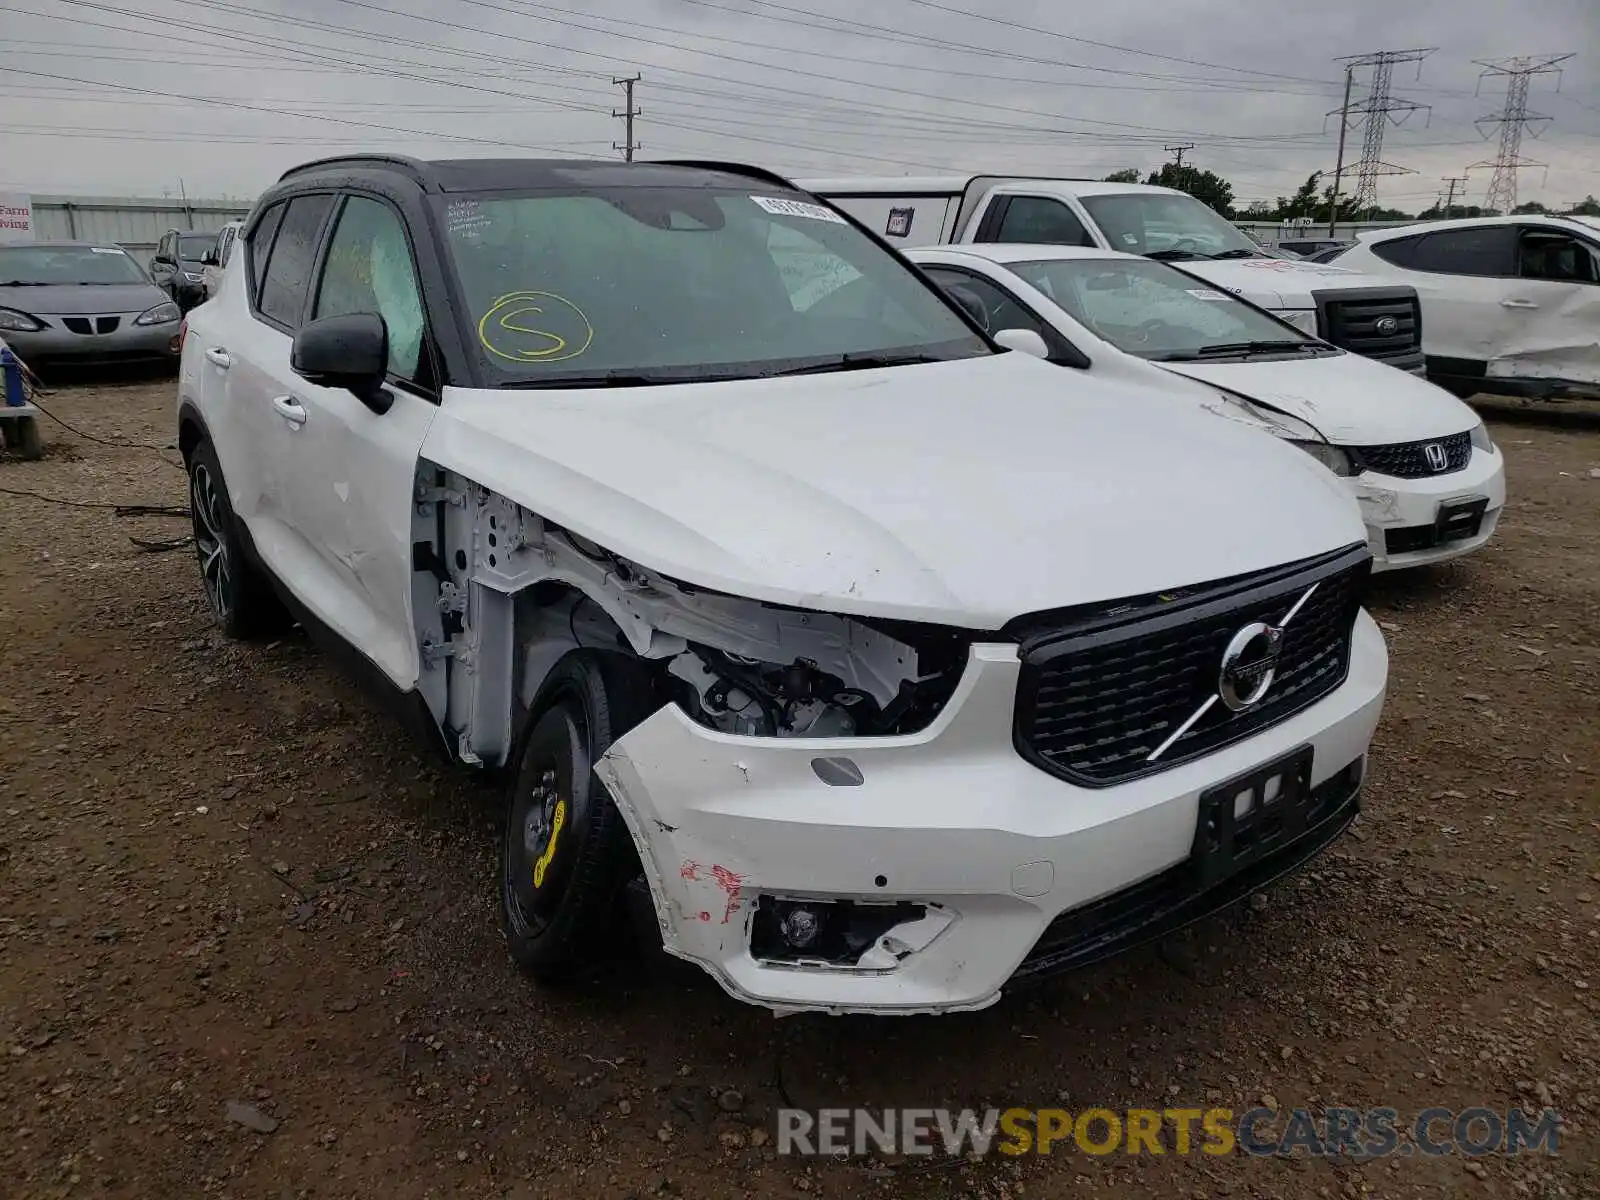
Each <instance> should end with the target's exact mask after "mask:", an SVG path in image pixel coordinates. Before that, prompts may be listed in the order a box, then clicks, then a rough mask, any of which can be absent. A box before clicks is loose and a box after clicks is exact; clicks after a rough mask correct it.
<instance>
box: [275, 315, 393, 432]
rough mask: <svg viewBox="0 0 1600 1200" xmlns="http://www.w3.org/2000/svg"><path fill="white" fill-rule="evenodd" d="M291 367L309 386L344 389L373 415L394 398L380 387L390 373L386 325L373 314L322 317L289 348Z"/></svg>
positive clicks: (388, 405)
mask: <svg viewBox="0 0 1600 1200" xmlns="http://www.w3.org/2000/svg"><path fill="white" fill-rule="evenodd" d="M289 366H290V369H292V370H293V371H294V373H295V374H296V375H298V376H300V378H302V379H304V380H305V381H306V382H307V383H314V384H316V385H317V386H319V387H332V388H346V389H348V390H349V391H350V392H352V393H354V395H355V397H356V399H357V400H360V401H361V403H363V404H365V405H366V406H367V407H368V408H370V409H371V410H372V411H373V412H375V413H379V414H382V413H386V412H388V411H389V408H390V406H391V405H392V404H393V403H394V397H393V396H391V395H390V394H389V392H388V391H387V390H385V388H384V386H383V380H384V376H385V375H387V374H388V370H389V327H388V326H387V325H385V324H384V321H383V318H382V317H380V316H379V315H378V314H377V313H350V314H348V315H345V316H339V317H323V318H321V319H320V320H316V321H311V322H309V323H308V324H306V325H303V326H301V327H300V332H299V333H297V334H295V335H294V344H293V345H292V346H290V348H289Z"/></svg>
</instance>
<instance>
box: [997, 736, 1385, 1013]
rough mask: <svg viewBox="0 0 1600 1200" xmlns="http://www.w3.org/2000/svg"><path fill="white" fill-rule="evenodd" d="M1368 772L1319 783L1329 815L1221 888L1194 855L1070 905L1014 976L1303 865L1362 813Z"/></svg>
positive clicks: (1231, 898) (1319, 800)
mask: <svg viewBox="0 0 1600 1200" xmlns="http://www.w3.org/2000/svg"><path fill="white" fill-rule="evenodd" d="M1363 771H1364V760H1362V759H1357V760H1356V761H1355V762H1353V763H1351V764H1350V765H1349V766H1347V767H1345V768H1344V769H1343V770H1342V771H1340V772H1338V773H1337V774H1335V775H1333V776H1332V777H1331V778H1329V779H1326V780H1324V781H1323V782H1322V783H1320V784H1318V785H1317V787H1316V788H1315V789H1313V791H1312V796H1313V798H1314V800H1315V804H1314V809H1313V811H1315V812H1317V813H1320V814H1321V816H1320V818H1319V819H1318V820H1316V822H1315V823H1314V824H1312V825H1311V826H1310V827H1309V828H1307V830H1306V831H1305V833H1303V834H1302V835H1301V836H1300V837H1298V838H1296V839H1295V840H1294V841H1293V842H1290V843H1289V844H1288V845H1286V846H1284V847H1282V848H1281V849H1279V850H1277V851H1276V852H1275V853H1273V854H1271V855H1268V856H1267V857H1265V858H1261V859H1259V860H1257V861H1256V862H1254V863H1252V864H1251V865H1250V866H1248V867H1246V868H1245V869H1244V870H1241V871H1239V872H1238V873H1237V874H1234V875H1231V876H1229V877H1228V878H1227V879H1224V880H1222V881H1221V882H1220V883H1218V884H1216V885H1215V886H1213V887H1210V888H1204V887H1203V886H1202V885H1201V883H1200V879H1201V875H1200V872H1199V871H1198V870H1197V868H1196V865H1195V862H1194V861H1186V862H1182V863H1179V864H1178V865H1177V866H1175V867H1170V868H1168V869H1167V870H1165V871H1163V872H1161V874H1159V875H1154V876H1152V877H1151V878H1149V879H1146V880H1144V881H1143V882H1141V883H1136V884H1134V885H1133V886H1132V887H1129V888H1124V889H1123V890H1122V891H1120V892H1113V893H1112V894H1111V895H1109V896H1102V897H1101V898H1100V899H1098V900H1094V901H1091V902H1090V903H1088V904H1085V905H1082V906H1081V907H1079V908H1073V909H1068V910H1067V911H1066V912H1064V913H1062V914H1061V915H1060V916H1058V917H1057V918H1056V919H1055V920H1054V921H1052V922H1050V924H1049V925H1048V926H1047V927H1046V928H1045V931H1044V933H1043V935H1041V936H1040V938H1039V941H1038V943H1037V944H1036V945H1035V946H1034V948H1033V949H1032V950H1031V951H1029V952H1028V956H1027V957H1026V958H1024V959H1023V960H1022V965H1021V966H1019V967H1018V968H1017V969H1016V971H1015V972H1014V973H1013V975H1012V976H1011V982H1012V983H1022V982H1029V981H1034V980H1040V979H1045V978H1048V977H1050V976H1052V975H1058V974H1061V973H1062V972H1064V971H1069V970H1073V969H1074V968H1077V967H1083V966H1088V965H1089V964H1090V963H1095V962H1099V961H1100V960H1101V959H1105V958H1110V957H1111V956H1112V955H1115V954H1120V953H1122V952H1123V951H1124V950H1131V949H1133V948H1134V947H1135V946H1140V945H1143V944H1144V943H1146V942H1150V941H1154V940H1155V939H1157V938H1162V937H1166V936H1167V935H1169V934H1172V933H1176V932H1177V931H1178V930H1180V929H1182V928H1184V927H1185V926H1187V925H1191V924H1193V923H1194V922H1195V921H1198V920H1200V919H1201V918H1202V917H1207V916H1210V915H1211V914H1212V913H1214V912H1218V911H1220V910H1221V909H1224V908H1227V907H1228V906H1229V905H1232V904H1237V903H1238V902H1239V901H1240V900H1243V899H1244V898H1245V897H1246V896H1248V895H1249V894H1250V893H1251V892H1254V891H1258V890H1259V889H1261V888H1263V887H1265V886H1267V885H1268V884H1270V883H1271V882H1272V881H1273V880H1275V879H1278V878H1280V877H1282V876H1284V875H1286V874H1288V873H1289V872H1290V871H1293V870H1295V869H1297V868H1298V867H1301V866H1303V865H1304V864H1305V863H1307V862H1309V861H1310V860H1311V859H1312V858H1315V857H1316V856H1317V855H1318V854H1320V853H1321V852H1322V851H1323V850H1325V849H1327V847H1328V846H1329V845H1331V844H1332V843H1333V841H1334V840H1335V839H1336V838H1338V836H1339V835H1340V834H1341V833H1343V832H1344V831H1345V830H1346V829H1347V828H1348V827H1349V825H1350V822H1351V821H1353V820H1355V818H1356V814H1357V813H1358V812H1360V810H1361V799H1360V797H1361V779H1362V774H1363Z"/></svg>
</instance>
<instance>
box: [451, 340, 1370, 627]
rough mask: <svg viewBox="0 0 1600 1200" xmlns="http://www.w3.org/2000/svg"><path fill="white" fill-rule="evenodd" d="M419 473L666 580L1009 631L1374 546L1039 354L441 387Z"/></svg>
mask: <svg viewBox="0 0 1600 1200" xmlns="http://www.w3.org/2000/svg"><path fill="white" fill-rule="evenodd" d="M422 457H423V458H425V459H427V460H430V461H432V462H434V463H437V464H439V465H440V466H443V467H446V468H448V469H450V470H452V471H456V472H458V473H460V474H462V475H464V476H466V477H468V478H469V479H473V480H475V481H477V482H479V483H481V484H483V485H484V486H486V487H489V488H492V489H493V490H495V491H497V492H500V493H501V494H503V495H505V496H507V497H509V498H511V499H513V500H516V501H517V502H518V503H520V504H522V505H524V506H526V507H527V508H530V509H532V510H533V511H534V512H537V513H539V514H540V515H542V516H544V517H545V518H547V519H548V520H551V521H554V522H556V523H558V524H561V525H564V526H566V527H567V528H569V529H571V530H573V531H574V532H576V533H578V534H581V535H582V536H584V537H586V538H589V539H591V540H593V541H595V542H598V543H600V544H601V545H602V546H605V547H606V548H607V549H609V550H611V551H613V552H615V553H617V554H619V555H622V556H623V557H625V558H628V559H631V560H633V561H635V562H638V563H640V564H641V565H643V566H645V567H647V568H650V569H653V570H655V571H658V572H661V573H663V574H665V575H668V576H671V577H673V578H676V579H679V580H682V581H684V582H688V583H695V584H699V585H701V586H703V587H707V588H715V589H718V590H722V591H726V592H730V593H733V594H736V595H740V596H745V597H749V598H752V599H758V600H767V601H771V602H774V603H781V604H791V605H795V606H799V607H803V608H812V609H821V610H827V611H831V612H839V613H853V614H857V615H874V616H881V617H895V618H904V619H911V620H921V621H933V622H942V623H948V624H953V625H960V626H965V627H969V628H997V627H999V626H1000V625H1002V624H1004V623H1005V622H1006V621H1007V620H1008V619H1010V618H1011V617H1014V616H1017V615H1020V614H1022V613H1028V612H1035V611H1038V610H1041V609H1048V608H1055V607H1058V606H1065V605H1073V604H1080V603H1087V602H1093V601H1102V600H1109V599H1116V598H1121V597H1125V596H1134V595H1139V594H1142V593H1148V592H1154V591H1159V590H1161V589H1163V588H1168V587H1176V586H1179V585H1185V584H1195V583H1201V582H1205V581H1209V580H1214V579H1220V578H1224V577H1227V576H1231V575H1237V574H1241V573H1244V572H1248V571H1254V570H1258V569H1263V568H1267V567H1272V566H1277V565H1280V564H1283V563H1287V562H1291V561H1294V560H1297V559H1302V558H1306V557H1309V556H1311V555H1315V554H1320V553H1324V552H1326V551H1329V550H1333V549H1336V548H1338V547H1341V546H1346V545H1349V544H1350V543H1352V542H1359V541H1361V540H1363V538H1364V536H1365V535H1364V531H1363V527H1362V524H1361V518H1360V515H1359V513H1358V511H1357V508H1356V505H1355V503H1354V502H1353V501H1352V499H1351V498H1350V496H1349V494H1348V492H1346V491H1345V490H1344V489H1343V488H1342V487H1341V486H1340V484H1339V482H1338V481H1337V480H1336V479H1335V478H1334V477H1333V476H1332V475H1331V474H1330V473H1329V472H1327V471H1326V470H1324V469H1323V468H1322V467H1321V466H1319V465H1318V464H1316V463H1315V462H1313V461H1312V460H1311V459H1310V458H1309V457H1308V456H1306V455H1304V454H1302V453H1300V452H1299V451H1297V450H1295V449H1293V448H1291V447H1288V446H1285V445H1282V444H1280V443H1279V442H1278V441H1277V439H1275V438H1273V437H1271V436H1268V435H1265V434H1261V433H1259V432H1256V431H1253V430H1250V429H1247V428H1243V427H1241V426H1239V425H1237V424H1235V423H1233V422H1229V421H1219V420H1217V419H1216V417H1215V416H1214V415H1212V414H1211V413H1208V412H1206V411H1204V410H1203V409H1202V408H1201V407H1199V406H1192V407H1191V406H1188V405H1176V404H1173V403H1172V400H1171V397H1170V396H1169V395H1167V394H1164V393H1162V392H1160V391H1154V390H1146V389H1142V388H1135V387H1127V386H1119V385H1113V384H1107V383H1104V382H1100V381H1096V380H1093V379H1091V378H1089V377H1088V376H1084V375H1079V374H1077V373H1076V372H1072V371H1067V370H1064V369H1063V368H1061V367H1056V366H1051V365H1049V364H1046V363H1044V362H1041V361H1039V360H1037V359H1033V358H1030V357H1028V356H1027V355H1024V354H1020V353H1010V354H1003V355H996V356H989V357H984V358H977V359H968V360H962V361H958V362H950V363H940V364H929V365H923V366H910V367H896V368H888V369H882V370H869V371H852V372H844V373H837V374H827V375H811V376H795V377H789V378H784V379H764V380H739V381H730V382H724V383H704V384H688V385H672V386H663V387H642V388H632V389H627V390H613V391H601V390H589V391H515V390H505V391H473V390H465V389H456V388H449V389H446V391H445V395H444V399H443V404H442V406H441V410H440V412H439V415H438V417H437V418H436V419H435V421H434V422H433V424H432V426H431V428H430V430H429V432H428V436H427V440H426V442H425V443H424V445H423V448H422Z"/></svg>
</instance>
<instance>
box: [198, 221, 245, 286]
mask: <svg viewBox="0 0 1600 1200" xmlns="http://www.w3.org/2000/svg"><path fill="white" fill-rule="evenodd" d="M243 226H244V222H243V221H229V222H228V223H227V224H226V225H224V226H223V227H222V228H221V230H219V231H218V233H217V244H216V247H215V248H214V249H213V250H211V251H210V252H209V253H208V254H207V255H206V259H205V265H204V266H203V267H202V268H201V269H200V279H201V284H200V286H201V290H202V292H203V297H202V298H203V299H205V300H209V299H211V297H213V296H215V295H216V294H217V288H218V287H219V286H220V285H221V283H222V272H223V270H224V269H225V268H226V267H227V265H228V259H229V258H231V257H232V256H233V247H234V243H235V242H236V241H237V240H238V238H239V230H240V229H241V228H243Z"/></svg>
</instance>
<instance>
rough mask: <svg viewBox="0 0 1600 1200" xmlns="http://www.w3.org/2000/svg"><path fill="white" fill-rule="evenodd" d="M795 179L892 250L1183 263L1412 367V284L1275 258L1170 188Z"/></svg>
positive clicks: (1415, 350) (1417, 344) (1303, 323)
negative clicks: (1024, 250)
mask: <svg viewBox="0 0 1600 1200" xmlns="http://www.w3.org/2000/svg"><path fill="white" fill-rule="evenodd" d="M799 186H801V187H802V188H804V189H806V190H807V191H809V192H814V193H816V194H817V195H819V196H822V197H825V198H826V199H827V200H829V201H831V202H832V203H833V204H835V205H837V206H838V207H839V208H841V209H843V210H844V211H845V212H847V213H849V214H850V215H851V216H853V217H855V218H856V220H858V221H860V222H861V223H862V224H863V225H865V226H866V227H867V228H869V229H871V230H872V231H873V232H875V233H877V234H879V235H881V236H882V237H883V238H885V239H886V240H887V241H888V242H889V244H890V245H892V246H895V247H897V248H902V249H908V248H910V247H913V246H937V245H946V244H952V243H964V242H1031V243H1042V244H1048V245H1065V246H1098V247H1101V248H1104V249H1111V250H1121V251H1124V252H1126V253H1130V254H1142V255H1144V256H1145V257H1147V258H1155V259H1161V260H1164V261H1167V262H1181V263H1182V264H1183V269H1184V270H1186V271H1189V272H1191V273H1192V274H1195V275H1199V276H1202V277H1203V278H1205V279H1206V280H1207V281H1209V282H1211V283H1213V284H1215V285H1216V286H1217V287H1219V288H1225V289H1227V290H1228V291H1230V292H1232V293H1233V294H1235V295H1237V296H1242V297H1244V298H1245V299H1246V300H1249V301H1250V302H1251V303H1253V304H1256V305H1258V306H1259V307H1261V308H1265V309H1267V310H1268V311H1270V312H1271V313H1273V314H1274V315H1275V316H1277V317H1280V318H1282V319H1283V320H1285V321H1287V322H1289V323H1290V324H1291V325H1293V326H1295V327H1296V328H1297V329H1300V330H1302V331H1303V332H1305V333H1309V334H1312V335H1313V336H1315V337H1320V338H1321V339H1322V340H1323V341H1326V342H1331V343H1332V344H1334V345H1335V346H1341V347H1343V348H1344V349H1346V350H1349V351H1352V352H1353V353H1356V354H1361V355H1365V356H1366V357H1368V358H1374V359H1378V360H1379V361H1381V362H1385V363H1388V364H1389V365H1391V366H1395V367H1399V368H1401V369H1402V370H1407V371H1421V370H1422V366H1423V359H1422V318H1421V310H1420V307H1419V304H1418V301H1417V292H1416V289H1415V288H1413V287H1410V286H1407V285H1405V284H1396V283H1395V282H1393V281H1392V280H1386V279H1380V278H1377V277H1375V276H1371V275H1363V274H1360V273H1358V272H1355V271H1347V270H1344V269H1342V268H1339V267H1333V266H1326V265H1323V264H1321V263H1312V262H1306V261H1305V260H1303V259H1285V258H1278V257H1275V256H1273V255H1271V254H1270V253H1268V252H1267V251H1266V250H1265V249H1263V248H1262V247H1261V246H1259V245H1257V244H1256V243H1255V242H1253V241H1251V240H1250V239H1249V238H1247V237H1246V236H1245V235H1244V234H1243V233H1241V232H1240V231H1239V230H1238V229H1237V228H1235V227H1234V226H1233V225H1232V224H1231V223H1230V222H1229V221H1228V220H1226V219H1225V218H1224V217H1222V216H1221V215H1220V214H1218V213H1217V212H1216V211H1214V210H1213V209H1211V208H1209V207H1207V206H1206V205H1205V204H1202V203H1201V202H1200V201H1199V200H1196V199H1195V198H1194V197H1193V196H1190V195H1187V194H1185V193H1183V192H1179V191H1174V190H1173V189H1171V188H1164V187H1152V186H1147V185H1144V184H1137V183H1103V182H1097V181H1093V180H1081V179H1044V178H1039V179H1026V178H1021V177H1015V176H1007V175H962V176H948V177H938V178H892V177H891V178H882V179H866V178H857V179H803V180H800V181H799Z"/></svg>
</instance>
